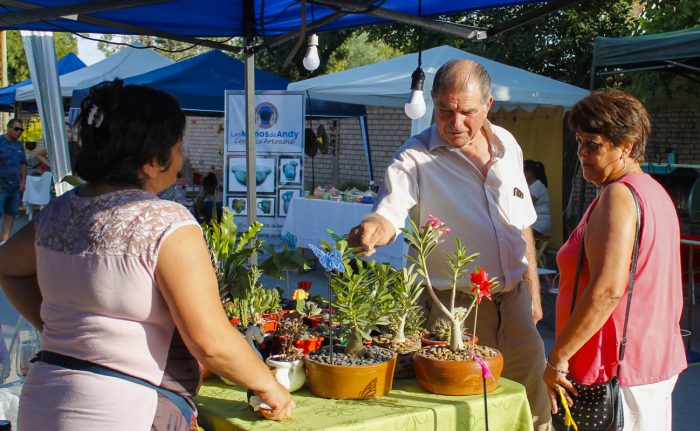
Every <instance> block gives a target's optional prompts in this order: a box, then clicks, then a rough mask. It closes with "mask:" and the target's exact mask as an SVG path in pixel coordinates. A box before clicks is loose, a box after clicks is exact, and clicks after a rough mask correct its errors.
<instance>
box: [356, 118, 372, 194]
mask: <svg viewBox="0 0 700 431" xmlns="http://www.w3.org/2000/svg"><path fill="white" fill-rule="evenodd" d="M358 121H359V123H360V133H361V134H362V146H363V147H364V148H365V157H366V158H367V170H368V171H369V185H370V186H373V185H374V170H373V169H372V152H371V150H370V148H369V132H368V131H367V116H366V115H360V117H359V118H358Z"/></svg>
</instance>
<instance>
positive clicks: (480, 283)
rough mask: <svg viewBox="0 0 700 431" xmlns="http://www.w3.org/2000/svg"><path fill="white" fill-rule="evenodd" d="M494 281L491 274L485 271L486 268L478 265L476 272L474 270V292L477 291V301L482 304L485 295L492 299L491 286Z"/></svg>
mask: <svg viewBox="0 0 700 431" xmlns="http://www.w3.org/2000/svg"><path fill="white" fill-rule="evenodd" d="M492 286H493V281H490V280H489V275H488V274H487V273H486V271H484V268H482V267H480V266H478V267H477V268H476V272H472V293H476V294H477V295H478V296H477V299H476V301H477V303H478V304H481V299H482V298H483V297H484V296H485V297H487V298H488V299H489V300H490V299H491V291H490V289H491V287H492Z"/></svg>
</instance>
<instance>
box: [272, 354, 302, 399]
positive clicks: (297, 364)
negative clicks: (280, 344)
mask: <svg viewBox="0 0 700 431" xmlns="http://www.w3.org/2000/svg"><path fill="white" fill-rule="evenodd" d="M265 363H266V364H267V365H268V366H269V367H270V368H271V369H272V370H273V372H274V374H275V379H276V380H277V381H278V382H279V384H280V385H282V386H284V387H285V388H287V390H288V391H289V392H294V391H296V390H299V389H301V387H302V386H304V382H306V372H304V362H303V361H302V360H301V359H297V360H295V361H286V360H280V357H279V356H270V357H269V358H267V359H265Z"/></svg>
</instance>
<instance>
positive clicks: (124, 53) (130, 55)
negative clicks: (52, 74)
mask: <svg viewBox="0 0 700 431" xmlns="http://www.w3.org/2000/svg"><path fill="white" fill-rule="evenodd" d="M173 63H174V61H172V60H170V59H169V58H167V57H163V56H162V55H160V54H158V53H156V52H154V51H152V50H150V49H137V48H131V47H125V48H124V49H122V50H121V51H119V52H117V53H116V54H114V55H112V56H109V57H107V58H105V59H104V60H102V61H100V62H97V63H95V64H93V65H91V66H88V67H85V68H83V69H79V70H76V71H75V72H71V73H67V74H65V75H61V76H60V77H59V80H60V86H61V96H63V97H71V96H72V95H73V90H75V89H79V88H87V87H92V86H93V85H95V84H99V83H100V82H102V81H108V80H112V79H114V78H128V77H130V76H134V75H140V74H142V73H146V72H150V71H151V70H154V69H159V68H161V67H164V66H168V65H170V64H173ZM15 94H16V100H17V101H18V102H25V101H28V100H34V99H35V95H34V88H33V87H32V85H31V84H30V85H25V86H23V87H19V88H17V91H16V93H15Z"/></svg>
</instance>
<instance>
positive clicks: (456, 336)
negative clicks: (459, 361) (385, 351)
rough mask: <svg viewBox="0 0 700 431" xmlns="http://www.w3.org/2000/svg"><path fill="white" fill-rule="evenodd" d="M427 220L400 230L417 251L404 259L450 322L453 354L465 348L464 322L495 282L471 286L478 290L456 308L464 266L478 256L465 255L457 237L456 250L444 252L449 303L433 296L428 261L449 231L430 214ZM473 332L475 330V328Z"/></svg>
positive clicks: (475, 254) (412, 223)
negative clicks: (458, 286)
mask: <svg viewBox="0 0 700 431" xmlns="http://www.w3.org/2000/svg"><path fill="white" fill-rule="evenodd" d="M428 218H429V219H430V220H429V221H428V222H427V223H426V224H425V225H424V226H422V227H420V228H419V227H418V226H417V225H416V224H415V222H413V221H411V229H410V230H409V229H405V228H403V229H402V231H403V233H404V236H405V238H406V241H407V242H408V244H409V245H410V246H411V247H413V248H414V249H415V250H416V251H417V256H416V257H413V256H407V258H408V259H409V260H410V261H411V262H413V263H414V264H415V265H416V266H417V272H418V274H419V275H420V276H421V277H423V279H424V282H425V285H426V288H427V289H428V293H429V294H430V297H431V299H432V300H433V306H435V307H438V309H439V310H440V311H441V312H442V314H443V317H444V319H445V320H446V321H447V322H449V326H450V332H449V340H448V345H449V348H450V350H452V351H453V352H456V351H459V350H463V349H464V342H463V340H462V325H463V322H464V319H465V318H466V317H467V315H468V314H469V312H470V311H471V310H472V308H473V307H474V305H475V304H477V301H478V302H481V298H482V297H483V296H487V292H488V289H489V288H490V287H491V286H493V285H494V284H495V279H491V280H486V283H481V284H474V286H475V287H474V288H473V289H472V291H475V290H478V292H477V293H476V294H474V295H473V300H472V302H471V304H470V305H469V306H468V307H466V308H465V307H455V296H456V293H457V284H458V283H459V282H460V281H461V280H462V279H463V278H464V276H465V275H466V274H467V272H468V270H467V267H468V266H469V265H470V264H472V263H473V262H474V261H475V260H476V259H477V258H478V257H479V253H473V254H468V253H467V251H468V250H467V247H466V246H464V245H462V242H461V241H460V240H459V238H457V239H455V251H454V252H453V253H444V255H445V259H447V261H448V263H449V266H450V271H449V272H448V273H447V274H446V275H448V276H449V278H450V280H451V286H452V288H451V292H452V296H451V300H450V301H449V303H447V304H443V303H442V301H440V299H439V298H438V297H437V295H436V294H435V289H434V288H433V285H432V283H431V281H430V276H429V274H428V264H427V258H428V256H429V255H430V254H431V253H433V252H434V251H435V249H436V248H437V245H438V243H439V241H440V240H441V238H442V236H443V235H445V234H447V233H449V232H450V228H449V227H447V226H446V225H445V223H443V222H442V221H440V219H439V218H437V217H435V216H434V215H432V214H429V215H428ZM481 271H483V270H478V271H477V273H473V274H472V280H474V276H475V275H478V274H481ZM481 277H487V276H486V272H483V274H482V275H481ZM473 282H474V281H473ZM484 288H485V292H484V290H482V289H484ZM474 331H476V326H475V328H474Z"/></svg>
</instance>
